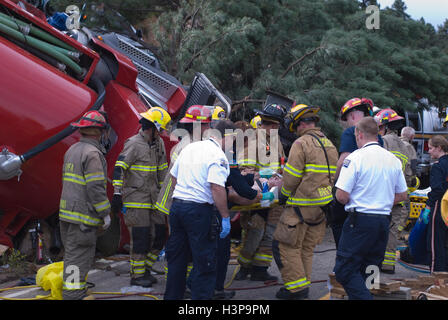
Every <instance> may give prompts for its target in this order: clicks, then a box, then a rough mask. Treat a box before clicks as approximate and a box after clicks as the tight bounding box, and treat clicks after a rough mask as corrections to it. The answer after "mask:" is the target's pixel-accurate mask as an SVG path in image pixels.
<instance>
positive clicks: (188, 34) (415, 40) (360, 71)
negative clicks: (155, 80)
mask: <svg viewBox="0 0 448 320" xmlns="http://www.w3.org/2000/svg"><path fill="white" fill-rule="evenodd" d="M372 4H373V5H376V4H377V3H376V1H356V0H327V1H322V0H321V1H315V0H283V1H265V0H258V1H257V0H245V1H235V0H229V1H210V0H190V1H186V0H183V1H181V2H180V6H179V8H178V10H174V11H167V12H164V13H163V14H162V15H160V17H159V20H158V25H157V26H154V33H155V35H156V39H157V40H158V42H159V43H160V46H161V48H162V54H161V56H162V57H163V60H164V61H165V64H166V65H167V69H168V72H170V73H171V74H173V75H175V76H176V77H177V78H179V79H181V80H182V81H183V82H185V83H186V84H188V83H189V82H190V81H191V79H192V78H193V76H194V73H195V72H197V71H199V72H202V73H205V74H206V75H207V76H208V77H209V78H210V80H211V81H213V82H214V83H215V84H216V85H217V86H218V87H219V88H220V89H221V90H222V91H223V92H224V93H225V94H227V95H228V96H229V97H231V98H232V99H233V100H234V101H241V100H243V99H247V101H249V103H245V104H244V106H242V105H235V108H234V109H235V112H234V114H233V115H232V116H233V117H232V118H233V119H234V120H236V119H241V117H243V116H244V117H245V120H250V117H251V116H252V115H253V112H251V109H253V108H260V107H262V105H260V103H250V101H252V100H255V101H263V100H264V99H265V97H266V93H265V89H271V90H273V91H275V92H278V93H280V94H283V95H286V96H288V97H290V98H292V99H294V100H295V101H296V103H305V104H314V105H318V106H320V107H321V110H322V111H321V113H322V123H321V124H322V126H323V129H324V131H326V133H327V134H329V136H330V137H332V138H333V139H335V140H336V141H337V140H338V136H339V134H340V132H341V127H340V126H339V124H338V122H337V121H335V119H337V118H338V115H339V111H340V108H341V106H342V105H343V104H344V102H345V101H347V100H348V99H350V98H352V97H361V96H362V97H369V98H371V99H372V100H373V101H374V103H375V104H376V105H377V106H378V107H380V108H384V107H386V106H387V107H392V108H394V109H396V110H397V111H399V112H400V113H403V111H404V110H413V109H415V108H416V107H417V106H418V101H419V100H420V98H422V97H425V98H427V99H428V100H429V103H433V104H435V105H437V106H445V105H446V104H447V103H448V89H447V88H448V76H447V75H448V72H447V71H448V65H447V59H448V56H447V48H448V46H447V43H448V31H447V30H448V22H446V23H445V25H444V26H440V28H439V30H438V31H436V30H435V28H434V27H432V25H430V24H427V23H425V21H424V20H420V21H415V20H412V19H411V18H410V16H409V15H408V14H407V13H406V4H405V2H404V1H401V0H396V1H395V3H394V4H393V6H392V7H391V8H386V9H381V11H380V29H379V30H369V29H367V28H366V25H365V21H366V18H367V17H368V15H367V14H366V12H365V8H366V7H367V6H369V5H372Z"/></svg>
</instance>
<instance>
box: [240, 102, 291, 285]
mask: <svg viewBox="0 0 448 320" xmlns="http://www.w3.org/2000/svg"><path fill="white" fill-rule="evenodd" d="M258 115H259V116H260V118H261V123H260V124H259V127H258V128H257V129H256V131H255V134H254V135H251V136H250V137H249V143H248V144H247V145H246V146H245V147H244V150H243V151H241V150H237V163H238V166H239V168H240V170H241V171H242V173H243V174H255V180H256V181H257V180H258V178H259V174H258V171H259V170H260V169H267V168H269V169H272V170H273V171H277V172H279V173H281V161H282V160H283V159H285V153H284V151H283V146H282V144H281V142H280V139H279V136H278V135H275V134H273V131H275V130H278V129H279V127H280V124H281V123H282V122H283V119H284V117H285V115H286V108H285V107H284V106H282V105H279V104H268V105H266V106H265V107H264V108H263V110H262V111H258ZM248 131H249V130H248ZM246 132H247V131H246ZM268 138H269V139H268ZM276 138H277V139H276ZM268 141H269V142H268ZM254 144H255V145H256V146H257V147H258V148H257V149H256V150H255V151H256V153H255V154H253V152H251V150H250V149H251V147H250V146H251V145H252V146H253V145H254ZM275 146H276V147H275ZM260 155H265V156H266V157H269V158H268V159H269V160H263V159H262V158H260ZM265 161H269V162H268V163H265ZM271 200H272V199H271ZM280 214H281V207H274V208H272V209H261V210H254V211H245V212H243V213H242V215H241V223H242V228H243V229H246V230H247V231H246V237H245V241H244V243H243V244H242V248H241V250H240V252H239V255H238V258H237V260H238V263H239V264H240V270H239V271H238V273H237V274H236V276H235V278H234V279H235V280H244V279H246V278H247V277H248V276H249V275H250V280H252V281H267V280H277V277H275V276H272V275H270V274H269V273H268V272H267V270H268V268H269V266H270V265H271V262H272V235H273V233H274V230H275V226H276V224H277V222H278V219H279V217H280Z"/></svg>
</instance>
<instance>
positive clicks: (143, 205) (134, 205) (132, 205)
mask: <svg viewBox="0 0 448 320" xmlns="http://www.w3.org/2000/svg"><path fill="white" fill-rule="evenodd" d="M123 205H124V206H125V207H126V208H135V209H154V205H152V204H151V203H145V202H123Z"/></svg>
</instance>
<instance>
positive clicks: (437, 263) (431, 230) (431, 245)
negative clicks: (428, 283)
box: [427, 204, 448, 272]
mask: <svg viewBox="0 0 448 320" xmlns="http://www.w3.org/2000/svg"><path fill="white" fill-rule="evenodd" d="M447 234H448V228H447V227H446V225H445V223H444V222H443V220H442V215H441V213H440V204H437V210H436V213H435V214H434V212H431V214H430V215H429V223H428V233H427V236H428V239H427V243H428V251H429V252H430V253H431V256H430V267H431V272H433V271H448V257H447V252H446V250H447V248H446V240H447Z"/></svg>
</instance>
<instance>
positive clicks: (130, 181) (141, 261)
mask: <svg viewBox="0 0 448 320" xmlns="http://www.w3.org/2000/svg"><path fill="white" fill-rule="evenodd" d="M140 115H141V116H142V118H141V119H140V123H141V124H142V127H141V129H140V131H139V132H138V133H137V134H136V135H134V136H133V137H131V138H129V139H128V140H126V142H125V144H124V148H123V151H122V152H121V153H120V155H119V156H118V159H117V162H116V163H115V169H114V179H113V186H114V197H113V200H112V209H113V211H117V212H118V211H120V210H121V209H122V207H123V208H124V209H123V215H124V221H125V223H126V226H127V227H128V229H129V234H130V238H131V244H130V246H131V249H130V265H131V270H130V272H131V285H137V286H143V287H150V286H152V284H153V283H156V282H157V280H156V278H155V277H154V276H152V275H151V268H152V265H153V264H154V262H155V261H156V260H157V257H158V255H159V253H160V251H161V250H162V249H163V246H164V243H165V239H166V217H165V215H163V214H160V213H159V212H158V211H157V210H155V209H156V207H155V203H156V200H157V196H158V194H159V191H160V187H161V185H162V182H163V180H164V178H165V175H166V172H167V169H168V164H167V160H166V154H165V147H164V144H163V140H162V139H161V138H160V136H159V132H160V131H161V130H167V129H168V125H169V123H170V121H171V117H170V115H169V114H168V112H166V111H165V110H164V109H162V108H160V107H153V108H150V109H149V110H148V111H147V112H144V113H141V114H140Z"/></svg>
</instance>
